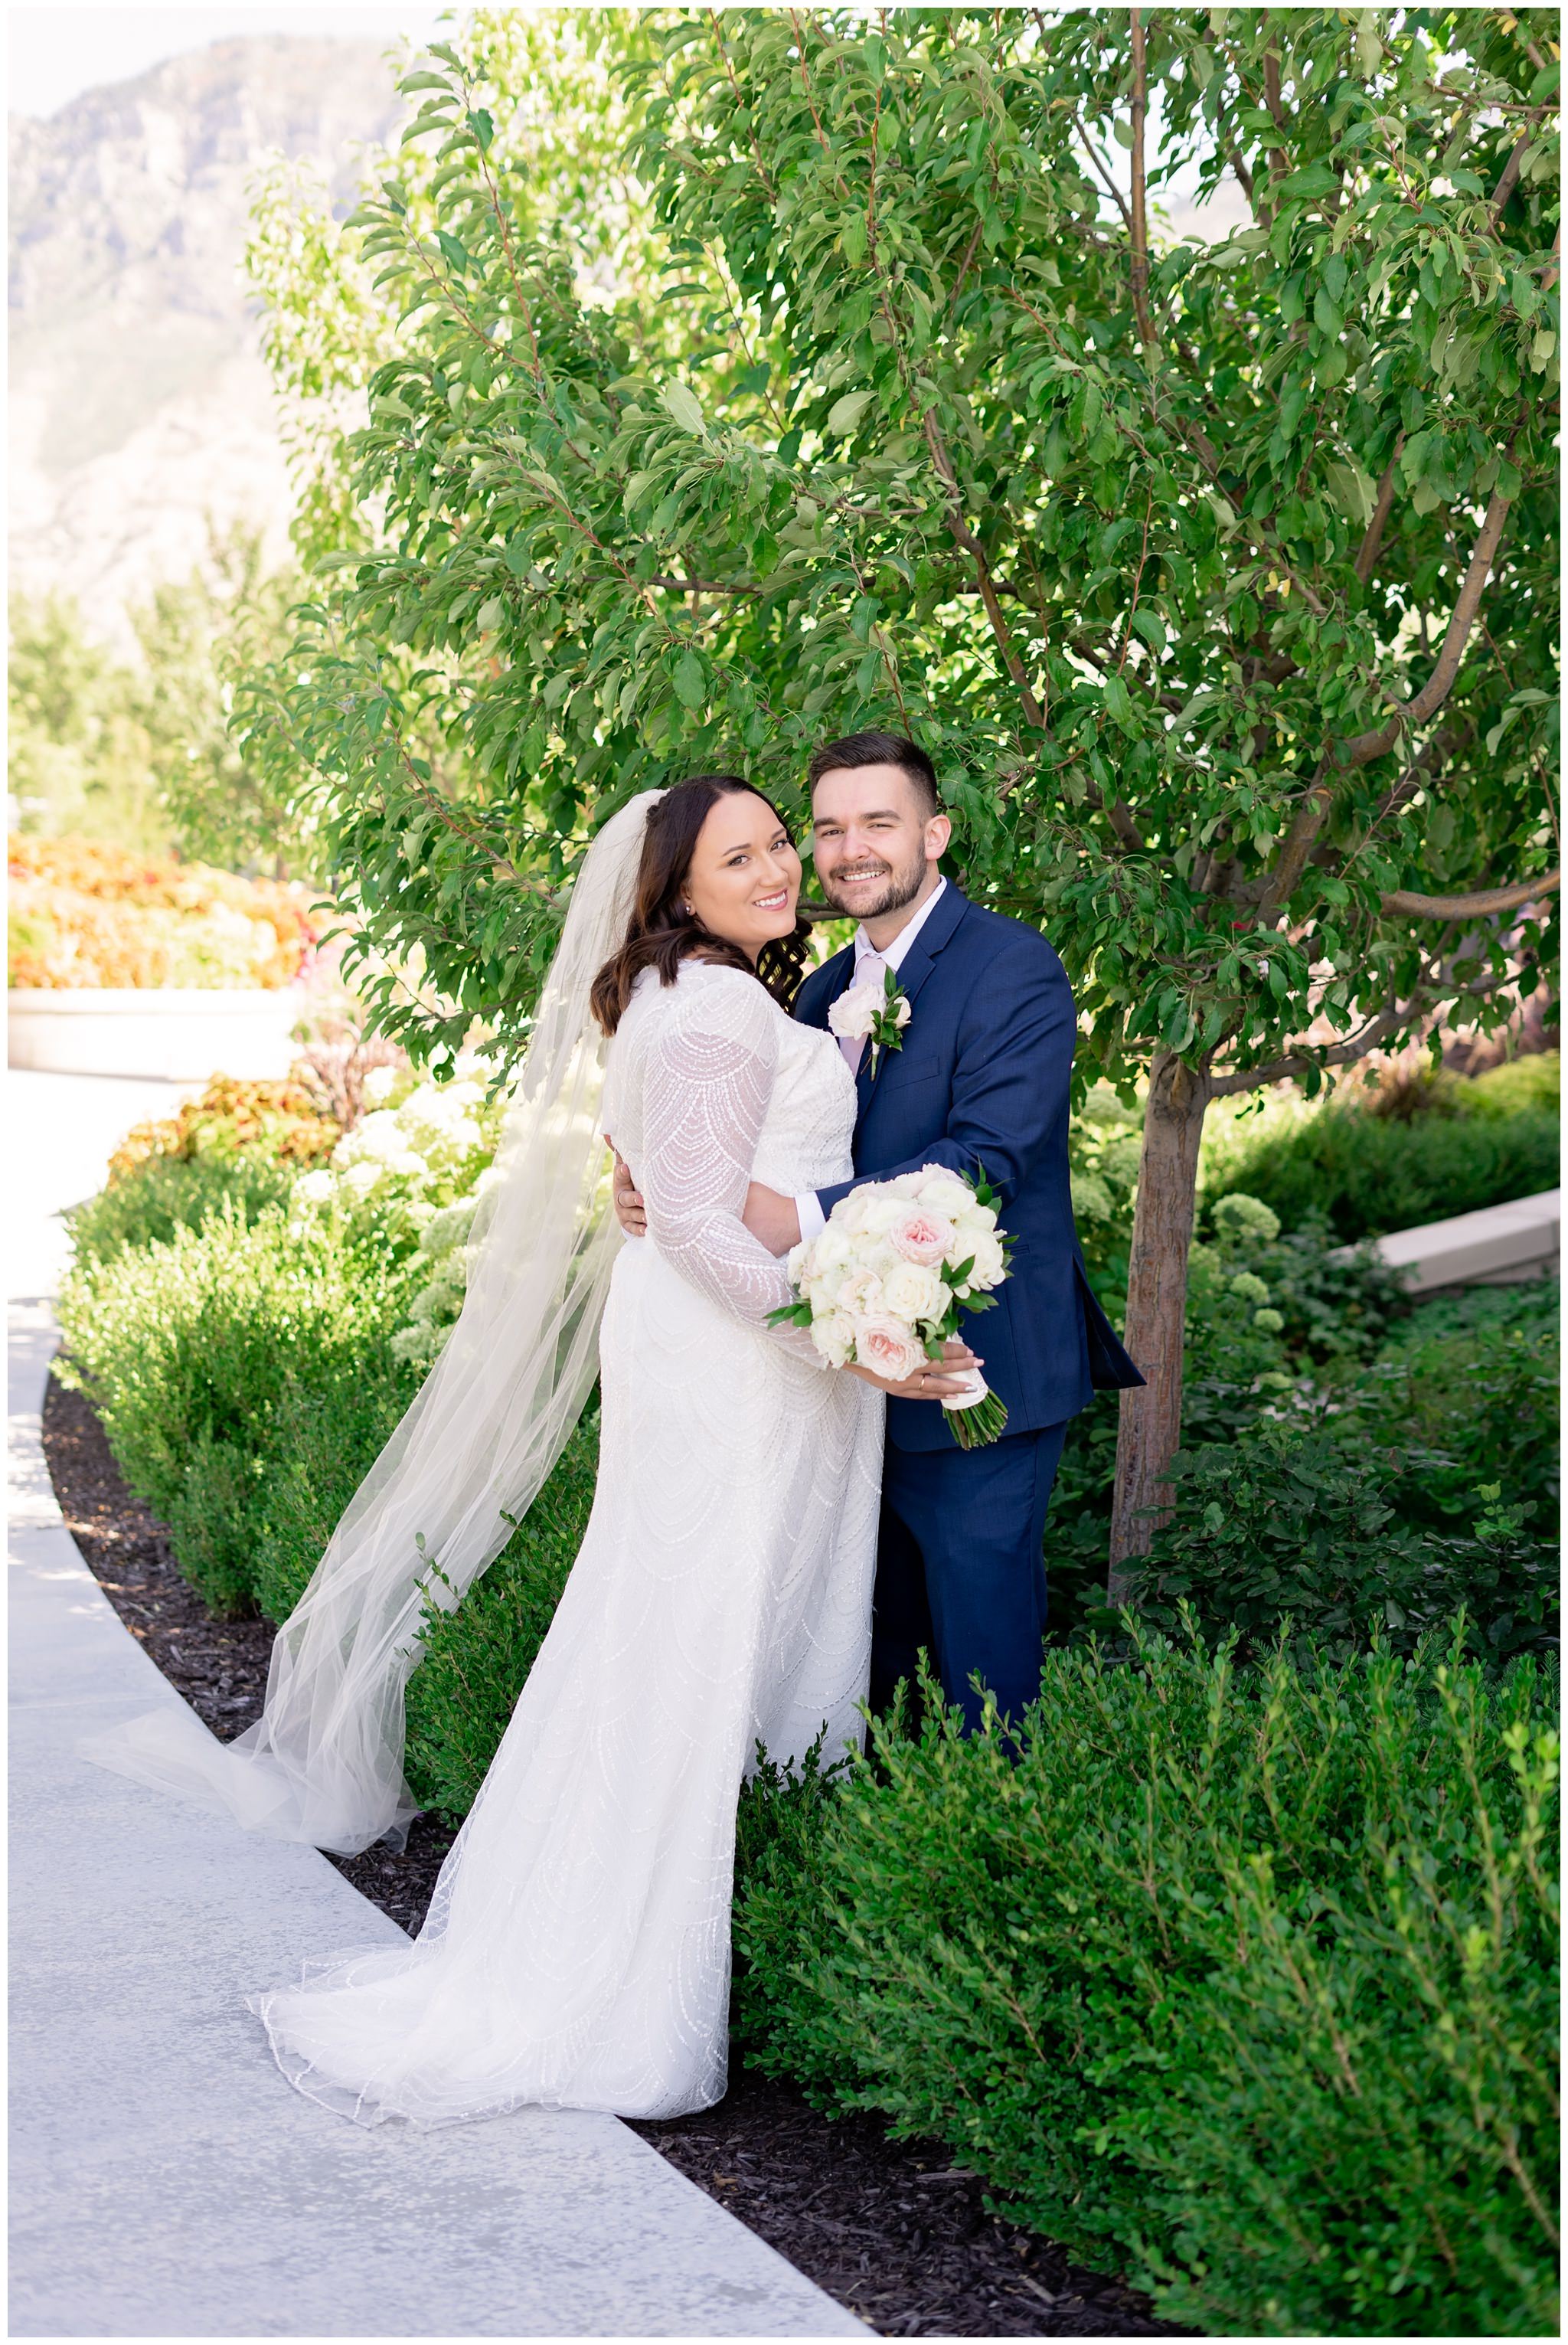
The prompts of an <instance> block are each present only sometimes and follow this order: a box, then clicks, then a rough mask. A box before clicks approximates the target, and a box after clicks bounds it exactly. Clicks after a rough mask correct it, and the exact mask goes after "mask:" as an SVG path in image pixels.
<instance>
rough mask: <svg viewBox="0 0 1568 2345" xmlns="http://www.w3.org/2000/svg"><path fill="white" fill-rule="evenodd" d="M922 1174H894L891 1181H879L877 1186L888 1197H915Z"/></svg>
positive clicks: (921, 1180)
mask: <svg viewBox="0 0 1568 2345" xmlns="http://www.w3.org/2000/svg"><path fill="white" fill-rule="evenodd" d="M925 1178H926V1175H925V1173H895V1174H894V1176H893V1178H892V1180H891V1181H879V1182H878V1183H877V1186H878V1188H879V1189H882V1190H883V1191H885V1193H886V1194H887V1195H888V1196H890V1197H917V1196H918V1195H919V1194H920V1184H921V1183H922V1182H923V1181H924V1180H925Z"/></svg>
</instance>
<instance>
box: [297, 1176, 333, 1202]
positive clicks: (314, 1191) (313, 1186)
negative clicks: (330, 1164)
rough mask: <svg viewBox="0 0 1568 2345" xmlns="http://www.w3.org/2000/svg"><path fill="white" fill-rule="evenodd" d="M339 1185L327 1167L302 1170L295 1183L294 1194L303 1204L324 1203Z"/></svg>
mask: <svg viewBox="0 0 1568 2345" xmlns="http://www.w3.org/2000/svg"><path fill="white" fill-rule="evenodd" d="M337 1186H338V1183H337V1182H336V1180H335V1179H334V1178H333V1176H332V1174H331V1173H329V1172H327V1171H326V1170H325V1169H323V1170H321V1171H319V1172H316V1173H301V1174H300V1175H299V1178H298V1181H296V1183H294V1195H295V1197H296V1198H297V1199H298V1202H299V1203H301V1204H306V1205H324V1204H325V1203H327V1201H328V1199H329V1197H330V1196H331V1195H332V1193H333V1192H334V1191H335V1190H336V1188H337Z"/></svg>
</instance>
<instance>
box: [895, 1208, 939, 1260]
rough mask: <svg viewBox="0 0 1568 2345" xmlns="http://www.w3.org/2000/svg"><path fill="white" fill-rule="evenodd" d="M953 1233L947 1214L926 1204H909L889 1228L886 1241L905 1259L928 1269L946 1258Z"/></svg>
mask: <svg viewBox="0 0 1568 2345" xmlns="http://www.w3.org/2000/svg"><path fill="white" fill-rule="evenodd" d="M955 1236H956V1231H955V1230H954V1227H953V1224H952V1223H951V1222H950V1221H948V1219H947V1218H946V1214H943V1213H933V1212H932V1211H931V1209H930V1207H929V1206H928V1205H911V1206H910V1208H909V1210H908V1212H907V1213H900V1214H899V1216H898V1219H897V1220H896V1221H895V1223H893V1224H892V1226H891V1228H890V1229H889V1230H888V1233H887V1243H888V1244H889V1245H890V1246H891V1247H892V1248H893V1250H894V1252H895V1254H902V1255H903V1257H904V1260H905V1262H917V1263H919V1264H922V1265H923V1266H924V1267H925V1268H926V1269H927V1270H930V1269H934V1268H935V1266H936V1264H937V1263H939V1262H942V1261H944V1260H945V1259H946V1255H947V1253H948V1250H949V1248H950V1247H951V1246H952V1244H953V1241H954V1238H955Z"/></svg>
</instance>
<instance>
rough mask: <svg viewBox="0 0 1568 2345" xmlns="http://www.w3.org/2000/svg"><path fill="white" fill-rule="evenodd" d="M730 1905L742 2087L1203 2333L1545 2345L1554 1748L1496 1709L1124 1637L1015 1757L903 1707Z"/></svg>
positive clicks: (805, 1809) (800, 1809)
mask: <svg viewBox="0 0 1568 2345" xmlns="http://www.w3.org/2000/svg"><path fill="white" fill-rule="evenodd" d="M1557 1751H1558V1744H1557V1736H1556V1733H1555V1731H1554V1724H1553V1712H1552V1707H1551V1704H1550V1701H1549V1699H1548V1689H1547V1687H1546V1686H1545V1684H1544V1683H1543V1680H1542V1679H1541V1678H1540V1677H1539V1676H1538V1674H1537V1672H1536V1669H1535V1667H1534V1665H1533V1663H1531V1662H1529V1661H1525V1662H1522V1663H1516V1664H1515V1665H1514V1666H1513V1667H1512V1670H1510V1671H1509V1672H1508V1673H1507V1674H1506V1675H1505V1676H1503V1677H1502V1679H1501V1680H1489V1679H1488V1677H1487V1676H1486V1675H1485V1674H1484V1673H1483V1672H1482V1670H1481V1669H1480V1668H1479V1667H1478V1666H1476V1665H1472V1664H1466V1663H1462V1662H1461V1661H1459V1660H1456V1659H1455V1658H1454V1657H1453V1656H1452V1654H1451V1655H1449V1657H1448V1658H1447V1659H1444V1658H1442V1653H1441V1648H1440V1646H1439V1645H1438V1644H1437V1642H1436V1641H1434V1640H1429V1641H1428V1642H1427V1644H1426V1645H1425V1646H1424V1647H1423V1648H1422V1650H1421V1652H1420V1653H1419V1654H1418V1655H1416V1656H1415V1657H1414V1658H1413V1659H1412V1660H1401V1659H1400V1658H1399V1657H1397V1656H1395V1655H1394V1654H1392V1653H1391V1651H1390V1650H1388V1648H1387V1646H1386V1644H1385V1645H1383V1646H1381V1648H1380V1649H1379V1650H1376V1651H1374V1652H1372V1653H1371V1654H1368V1655H1364V1656H1362V1657H1361V1658H1359V1659H1358V1660H1355V1661H1353V1662H1351V1663H1347V1664H1344V1665H1342V1666H1339V1667H1334V1666H1330V1665H1328V1664H1321V1665H1319V1664H1314V1663H1312V1662H1310V1661H1308V1662H1306V1663H1303V1664H1298V1663H1297V1662H1295V1661H1293V1660H1290V1658H1289V1657H1287V1656H1285V1655H1283V1654H1274V1655H1272V1656H1271V1657H1270V1658H1269V1659H1268V1660H1266V1662H1265V1663H1264V1665H1263V1666H1262V1667H1260V1668H1259V1669H1258V1670H1250V1671H1239V1670H1237V1669H1236V1667H1235V1664H1234V1660H1233V1659H1232V1657H1231V1656H1230V1655H1229V1652H1227V1651H1226V1650H1218V1651H1214V1650H1205V1649H1204V1648H1203V1646H1202V1645H1201V1644H1200V1643H1194V1644H1193V1645H1191V1646H1183V1647H1173V1646H1171V1645H1169V1644H1168V1643H1167V1642H1165V1641H1164V1640H1163V1639H1158V1638H1151V1637H1149V1636H1148V1635H1147V1634H1144V1633H1143V1632H1137V1642H1136V1650H1135V1655H1134V1658H1133V1659H1132V1660H1130V1661H1128V1662H1123V1663H1119V1664H1115V1665H1112V1664H1111V1663H1109V1662H1108V1660H1106V1659H1105V1658H1104V1657H1102V1656H1099V1655H1098V1654H1096V1653H1094V1652H1092V1651H1087V1650H1085V1651H1074V1652H1060V1653H1055V1654H1053V1655H1052V1656H1051V1657H1050V1660H1049V1664H1048V1667H1047V1671H1046V1676H1045V1680H1044V1685H1043V1688H1042V1692H1041V1698H1040V1700H1039V1702H1038V1704H1037V1705H1036V1707H1035V1708H1034V1709H1033V1710H1032V1711H1031V1712H1030V1714H1029V1719H1028V1728H1027V1734H1026V1736H1025V1738H1024V1740H1023V1742H1022V1746H1021V1748H1020V1749H1018V1750H1017V1751H1015V1749H1014V1748H1012V1747H1010V1746H1009V1745H1008V1744H1007V1743H1006V1742H1005V1741H1003V1739H1002V1738H1001V1736H1000V1735H999V1734H998V1733H997V1732H995V1731H992V1732H989V1733H985V1734H981V1735H978V1736H972V1737H966V1736H965V1735H964V1734H963V1732H962V1721H961V1720H960V1718H959V1714H958V1713H957V1712H956V1711H953V1712H951V1713H948V1714H946V1715H944V1714H943V1711H942V1707H941V1699H940V1693H939V1690H937V1689H936V1688H935V1687H934V1686H931V1685H927V1687H926V1722H925V1724H924V1726H923V1727H922V1729H921V1731H920V1732H919V1734H918V1736H916V1737H911V1736H909V1735H908V1734H907V1733H906V1732H905V1731H899V1730H898V1729H896V1728H895V1729H891V1730H888V1731H878V1733H877V1736H876V1741H875V1758H874V1760H873V1761H870V1762H867V1763H865V1764H863V1765H860V1766H858V1767H856V1769H855V1771H854V1773H853V1775H852V1777H851V1780H850V1782H849V1783H848V1786H847V1788H845V1789H844V1790H842V1791H840V1792H837V1793H835V1794H833V1795H831V1796H829V1797H827V1798H825V1799H824V1798H821V1797H818V1796H817V1794H816V1792H815V1791H814V1789H809V1790H808V1791H807V1792H806V1793H805V1794H804V1795H803V1794H800V1793H795V1792H787V1793H786V1794H785V1797H786V1799H788V1800H791V1801H793V1802H794V1805H793V1808H792V1810H791V1812H790V1813H789V1814H788V1816H787V1817H786V1818H785V1820H784V1824H783V1826H782V1827H781V1833H780V1839H779V1846H780V1849H781V1851H782V1850H784V1849H786V1848H787V1849H788V1850H789V1851H790V1854H791V1861H789V1862H787V1863H786V1862H784V1861H783V1858H782V1856H781V1859H780V1861H779V1862H778V1863H775V1864H772V1865H770V1864H769V1863H767V1862H766V1861H765V1857H764V1858H763V1859H762V1860H759V1858H758V1857H757V1856H756V1855H755V1854H754V1855H753V1857H752V1859H751V1861H750V1862H749V1863H748V1866H747V1868H746V1870H745V1873H744V1875H743V1882H742V1889H741V1894H740V1899H739V1903H738V1907H737V1915H736V1935H737V1948H738V1951H739V1953H740V1954H741V1957H742V1965H741V1969H740V1972H739V1976H738V1985H737V2014H736V2016H737V2025H738V2028H739V2032H740V2036H741V2040H742V2042H743V2044H744V2047H745V2050H746V2055H747V2057H748V2058H749V2059H750V2060H751V2061H752V2062H753V2063H754V2064H755V2065H757V2066H760V2067H762V2068H763V2069H764V2071H765V2072H766V2073H769V2074H772V2075H790V2076H796V2077H799V2078H801V2079H803V2080H804V2083H805V2085H806V2088H807V2091H808V2093H809V2094H810V2096H811V2097H812V2098H813V2099H814V2101H816V2102H817V2103H818V2104H819V2105H820V2106H824V2107H825V2108H828V2109H833V2110H847V2109H875V2110H878V2111H880V2112H882V2113H883V2114H885V2116H886V2117H889V2118H891V2120H892V2122H893V2127H894V2130H895V2134H897V2135H899V2136H901V2137H934V2138H936V2139H937V2140H940V2141H943V2142H945V2143H946V2144H947V2145H949V2146H950V2147H951V2148H952V2150H953V2151H954V2153H955V2154H956V2157H959V2158H960V2159H962V2160H963V2161H964V2162H965V2163H966V2164H968V2165H970V2166H972V2167H975V2168H976V2170H977V2171H978V2172H980V2173H981V2174H983V2175H984V2176H986V2178H987V2179H988V2180H989V2182H990V2183H991V2185H992V2187H993V2188H994V2190H995V2191H996V2199H997V2202H998V2204H999V2205H1000V2207H1001V2208H1003V2209H1005V2211H1006V2212H1007V2214H1009V2215H1010V2216H1012V2217H1013V2218H1015V2219H1022V2220H1023V2221H1025V2222H1027V2223H1029V2224H1031V2225H1034V2226H1035V2227H1037V2228H1039V2229H1040V2230H1042V2231H1044V2232H1045V2233H1046V2234H1047V2237H1049V2238H1054V2239H1057V2240H1060V2241H1061V2242H1062V2243H1063V2244H1064V2245H1065V2246H1066V2247H1067V2248H1068V2249H1069V2250H1071V2251H1072V2252H1073V2253H1074V2254H1077V2255H1080V2256H1082V2257H1083V2258H1084V2259H1086V2260H1089V2261H1094V2262H1098V2263H1100V2264H1102V2265H1103V2264H1104V2262H1105V2261H1106V2259H1107V2258H1108V2257H1109V2256H1115V2257H1116V2258H1118V2259H1122V2260H1125V2262H1126V2263H1127V2264H1128V2266H1130V2268H1131V2269H1132V2271H1133V2272H1134V2274H1135V2275H1136V2276H1137V2277H1138V2278H1140V2279H1142V2280H1143V2281H1144V2282H1145V2283H1146V2284H1148V2285H1150V2286H1152V2288H1153V2289H1154V2290H1155V2292H1156V2301H1157V2306H1158V2310H1159V2311H1160V2312H1161V2313H1162V2314H1163V2315H1164V2316H1165V2317H1167V2318H1168V2319H1172V2320H1179V2321H1182V2322H1185V2323H1188V2324H1189V2325H1190V2326H1192V2327H1194V2328H1197V2329H1199V2330H1204V2331H1207V2332H1209V2333H1219V2334H1222V2335H1223V2334H1263V2335H1274V2336H1292V2335H1294V2336H1300V2335H1372V2336H1420V2335H1432V2334H1435V2335H1442V2336H1452V2335H1455V2334H1460V2335H1466V2334H1470V2335H1488V2336H1496V2335H1532V2334H1537V2333H1547V2334H1550V2333H1554V2330H1555V2294H1554V2290H1555V2244H1556V2233H1555V2219H1554V2209H1555V2206H1556V2180H1555V2161H1556V2155H1557V2147H1556V2097H1555V2045H1556V2030H1557V1989H1556V1983H1555V1979H1556V1964H1557V1897H1556V1888H1555V1882H1554V1878H1553V1875H1552V1873H1551V1872H1550V1870H1549V1854H1550V1848H1551V1827H1552V1821H1553V1813H1554V1807H1555V1799H1556V1776H1557V1763H1558V1761H1557Z"/></svg>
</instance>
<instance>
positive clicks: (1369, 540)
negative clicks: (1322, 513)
mask: <svg viewBox="0 0 1568 2345" xmlns="http://www.w3.org/2000/svg"><path fill="white" fill-rule="evenodd" d="M1404 444H1405V435H1404V433H1403V432H1402V431H1401V433H1400V436H1399V438H1398V439H1397V440H1396V441H1395V442H1394V452H1393V454H1392V455H1391V457H1390V458H1389V461H1388V465H1387V468H1386V470H1385V471H1384V473H1383V477H1382V479H1381V481H1380V482H1378V501H1377V503H1376V504H1375V505H1374V506H1373V507H1372V517H1371V521H1370V522H1369V523H1367V533H1366V535H1365V537H1363V538H1362V540H1361V552H1360V553H1358V554H1357V556H1356V559H1355V562H1354V564H1353V565H1352V566H1353V568H1354V570H1355V574H1356V576H1357V577H1358V578H1359V579H1360V580H1361V584H1362V585H1363V586H1364V585H1365V584H1366V583H1367V581H1368V579H1369V578H1370V577H1371V574H1372V572H1373V571H1374V570H1375V569H1376V568H1377V564H1378V555H1379V554H1380V553H1381V551H1382V543H1383V532H1384V530H1385V529H1386V528H1387V527H1388V521H1389V515H1390V513H1391V512H1392V511H1393V503H1394V467H1395V466H1396V465H1397V464H1398V462H1399V460H1400V450H1401V448H1402V447H1403V446H1404Z"/></svg>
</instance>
